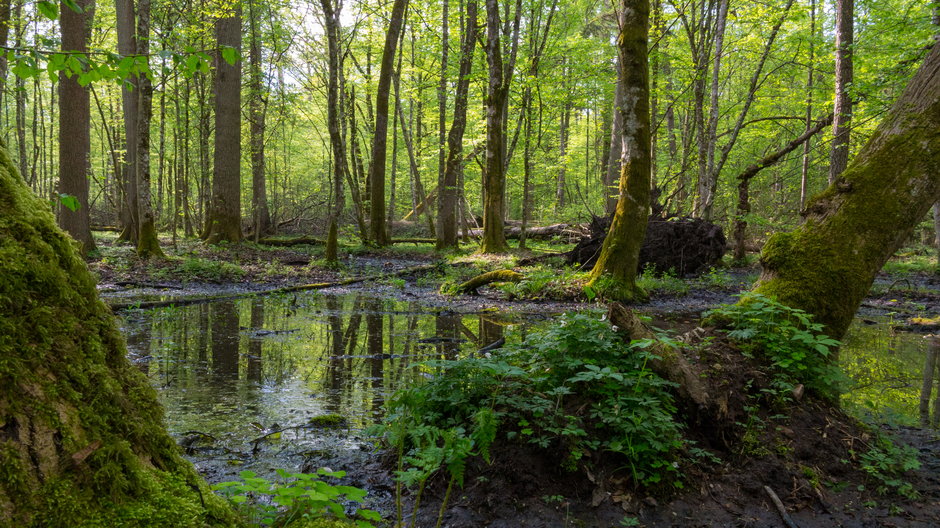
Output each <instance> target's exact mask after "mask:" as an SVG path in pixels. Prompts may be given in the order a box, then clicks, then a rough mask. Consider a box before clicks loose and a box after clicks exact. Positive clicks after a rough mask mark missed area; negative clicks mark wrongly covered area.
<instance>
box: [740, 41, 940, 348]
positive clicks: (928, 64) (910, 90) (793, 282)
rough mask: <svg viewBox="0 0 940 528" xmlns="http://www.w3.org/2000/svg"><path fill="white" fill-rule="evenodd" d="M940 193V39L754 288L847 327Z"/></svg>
mask: <svg viewBox="0 0 940 528" xmlns="http://www.w3.org/2000/svg"><path fill="white" fill-rule="evenodd" d="M938 198H940V46H935V47H934V49H933V51H931V52H930V54H929V55H928V56H927V58H926V59H925V61H924V64H923V65H922V66H921V68H920V70H919V71H918V72H917V74H916V75H915V76H914V78H913V79H911V81H910V83H909V84H908V86H907V88H906V89H905V90H904V93H903V94H902V95H901V97H900V99H899V100H898V101H897V102H896V103H895V105H894V107H892V109H891V111H890V112H889V113H888V115H887V116H886V117H885V119H884V121H882V123H881V125H880V126H879V127H878V129H877V130H876V131H875V133H874V134H873V135H872V137H871V140H869V142H868V143H867V144H866V145H865V146H864V147H863V148H862V150H861V152H859V154H858V156H857V157H856V158H855V160H854V161H853V162H852V164H851V165H849V167H848V168H847V169H846V170H845V172H843V173H842V175H841V176H840V177H839V178H838V179H837V180H836V181H835V183H833V185H831V186H830V187H829V188H828V189H826V190H825V191H823V192H822V193H820V194H819V195H817V196H815V197H814V198H813V199H812V200H811V201H810V202H809V204H808V205H807V208H806V212H805V219H804V222H803V224H802V225H801V226H800V227H798V228H797V229H796V230H794V231H792V232H790V233H782V234H777V235H775V236H773V237H772V238H771V239H770V240H769V241H768V242H767V244H766V245H765V246H764V250H763V253H762V255H761V264H762V265H763V268H764V270H763V273H762V275H761V277H760V280H759V281H758V283H757V287H756V291H758V292H760V293H763V294H765V295H770V296H774V297H776V298H777V300H779V301H780V302H782V303H784V304H787V305H789V306H792V307H795V308H800V309H803V310H806V311H807V312H810V313H812V314H814V315H815V316H816V319H817V320H819V321H821V322H822V323H824V324H825V325H826V326H827V332H828V333H829V335H831V336H833V337H836V338H839V337H841V336H842V335H844V334H845V331H846V329H848V327H849V323H850V322H851V321H852V317H853V315H855V311H856V310H857V309H858V306H859V304H860V303H861V301H862V299H863V298H864V297H865V295H866V294H867V293H868V290H869V288H871V284H872V282H873V281H874V278H875V274H876V273H878V271H879V270H880V269H881V267H882V266H883V265H884V263H885V262H886V261H887V260H888V258H890V257H891V255H892V254H894V252H895V251H896V250H897V249H898V248H899V247H900V246H901V244H903V243H904V241H905V240H907V238H908V237H909V236H910V234H911V232H912V230H913V229H914V226H916V225H917V224H918V223H919V222H920V221H921V220H922V219H923V217H924V215H925V214H926V213H927V210H928V209H930V206H931V204H933V203H934V202H935V201H937V199H938Z"/></svg>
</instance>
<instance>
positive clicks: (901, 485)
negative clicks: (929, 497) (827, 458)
mask: <svg viewBox="0 0 940 528" xmlns="http://www.w3.org/2000/svg"><path fill="white" fill-rule="evenodd" d="M852 454H853V455H854V454H855V453H854V452H853V453H852ZM858 458H859V461H860V463H861V468H862V471H864V472H865V474H866V475H868V476H869V478H871V479H872V480H873V481H875V482H877V488H876V489H877V491H878V493H881V494H883V495H884V494H887V493H897V494H898V495H901V496H903V497H907V498H909V499H914V498H916V497H917V492H916V491H915V490H914V487H913V486H912V485H911V483H910V482H908V481H907V480H905V479H904V478H903V475H904V473H907V472H908V471H911V470H914V469H918V468H919V467H920V461H919V460H918V459H917V450H916V449H914V448H913V447H911V446H908V445H898V444H895V443H894V442H893V441H891V439H890V438H888V437H887V436H885V435H883V434H876V435H875V441H874V443H873V444H872V446H871V448H869V450H868V451H866V452H864V453H859V454H858Z"/></svg>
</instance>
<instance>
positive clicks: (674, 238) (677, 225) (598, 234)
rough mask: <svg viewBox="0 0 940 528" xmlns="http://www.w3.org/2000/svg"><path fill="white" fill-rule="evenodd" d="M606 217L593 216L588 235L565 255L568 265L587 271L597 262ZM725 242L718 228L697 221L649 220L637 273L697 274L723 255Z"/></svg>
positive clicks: (675, 219)
mask: <svg viewBox="0 0 940 528" xmlns="http://www.w3.org/2000/svg"><path fill="white" fill-rule="evenodd" d="M609 227H610V217H594V219H593V220H592V221H591V236H590V237H586V238H583V239H581V241H580V242H578V244H577V245H576V246H575V247H574V248H573V249H572V250H571V251H569V252H568V253H567V254H566V259H565V260H566V261H567V263H568V264H578V265H580V266H581V267H582V268H590V267H591V266H594V263H596V262H597V257H598V255H599V254H600V250H601V247H602V246H603V244H604V238H605V237H606V236H607V230H608V229H609ZM725 249H726V241H725V235H724V232H723V231H722V230H721V227H720V226H718V225H715V224H713V223H711V222H707V221H705V220H702V219H700V218H668V219H663V218H661V217H658V216H654V217H651V218H650V220H649V223H648V224H647V227H646V237H645V238H644V240H643V247H642V248H640V262H639V269H638V271H642V270H643V269H644V268H646V267H647V266H650V267H653V268H655V269H656V270H658V271H660V272H670V271H672V272H674V273H676V274H677V275H679V276H680V277H681V276H684V275H689V274H693V273H699V272H702V271H705V270H707V269H708V268H709V267H711V266H714V265H715V264H717V263H718V262H719V261H720V260H721V257H722V256H723V255H724V253H725Z"/></svg>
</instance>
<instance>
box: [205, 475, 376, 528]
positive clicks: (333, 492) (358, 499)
mask: <svg viewBox="0 0 940 528" xmlns="http://www.w3.org/2000/svg"><path fill="white" fill-rule="evenodd" d="M277 475H278V477H279V479H278V480H276V481H274V482H272V481H270V480H268V479H265V478H261V477H258V476H257V474H256V473H255V472H253V471H242V472H241V473H239V476H241V480H240V481H238V480H235V481H229V482H222V483H219V484H216V485H214V486H212V489H214V490H216V491H218V492H219V493H221V494H222V495H223V496H224V497H226V498H228V500H229V501H230V502H231V503H232V504H233V505H234V506H235V508H236V510H237V511H238V512H239V513H241V515H242V517H243V518H244V519H245V520H246V521H247V522H249V523H250V524H251V525H253V526H295V527H301V526H303V527H323V528H327V527H329V528H332V527H342V526H350V527H358V528H368V527H373V526H375V525H374V524H373V523H374V522H378V521H381V520H382V517H381V516H380V515H379V514H378V513H377V512H375V511H372V510H368V509H362V508H360V509H358V510H357V511H356V512H355V516H354V519H355V520H353V519H350V517H349V516H348V515H347V514H346V508H345V506H344V502H352V503H362V501H363V500H364V499H365V496H366V491H365V490H363V489H360V488H356V487H352V486H341V485H334V484H329V483H328V482H324V481H323V480H322V479H323V478H324V477H331V478H342V477H344V476H345V475H346V473H345V472H343V471H329V470H327V469H323V468H321V469H319V470H318V471H317V472H316V473H315V474H311V473H288V472H287V471H285V470H283V469H278V470H277ZM356 517H358V518H356ZM343 521H345V522H343Z"/></svg>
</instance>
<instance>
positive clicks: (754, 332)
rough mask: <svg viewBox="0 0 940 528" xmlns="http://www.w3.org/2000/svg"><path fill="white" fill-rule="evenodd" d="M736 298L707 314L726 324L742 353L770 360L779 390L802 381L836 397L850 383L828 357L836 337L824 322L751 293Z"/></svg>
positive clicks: (823, 394)
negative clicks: (833, 337) (825, 329)
mask: <svg viewBox="0 0 940 528" xmlns="http://www.w3.org/2000/svg"><path fill="white" fill-rule="evenodd" d="M740 298H741V300H740V301H739V302H738V303H736V304H729V305H723V306H719V307H718V308H715V309H714V310H710V311H709V312H707V313H706V314H705V316H706V319H710V320H711V321H712V322H719V323H722V325H723V326H727V328H728V330H727V334H728V337H730V338H732V339H733V340H735V341H736V342H737V344H738V346H739V348H740V350H741V352H742V353H743V354H744V355H745V356H748V357H759V358H764V359H766V360H768V361H769V362H770V364H771V366H772V368H773V375H774V382H775V384H776V385H777V388H778V389H780V390H781V391H788V390H792V389H793V388H794V387H795V386H796V385H797V384H803V385H805V386H806V388H807V389H809V390H811V391H813V392H815V393H816V394H817V395H819V396H820V397H822V398H824V399H826V400H829V401H837V400H838V398H839V395H841V394H842V393H843V392H845V391H846V390H847V389H848V384H849V379H848V377H847V376H846V375H845V373H843V372H842V369H841V368H840V367H839V366H838V364H837V363H836V362H835V361H833V360H832V358H831V357H830V356H831V355H832V354H834V352H835V351H836V349H837V348H838V346H839V341H837V340H835V339H832V338H830V337H829V336H827V335H825V334H823V333H822V330H823V325H822V323H817V322H814V321H813V320H812V316H811V315H810V314H808V313H806V312H804V311H803V310H799V309H797V308H790V307H789V306H786V305H783V304H781V303H779V302H777V301H775V300H773V299H770V298H768V297H765V296H763V295H760V294H755V293H746V294H742V295H740Z"/></svg>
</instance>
